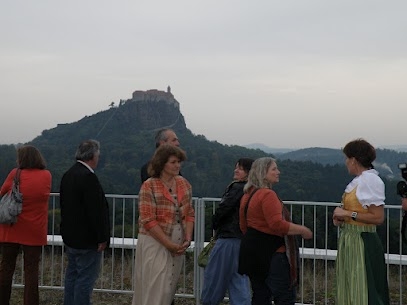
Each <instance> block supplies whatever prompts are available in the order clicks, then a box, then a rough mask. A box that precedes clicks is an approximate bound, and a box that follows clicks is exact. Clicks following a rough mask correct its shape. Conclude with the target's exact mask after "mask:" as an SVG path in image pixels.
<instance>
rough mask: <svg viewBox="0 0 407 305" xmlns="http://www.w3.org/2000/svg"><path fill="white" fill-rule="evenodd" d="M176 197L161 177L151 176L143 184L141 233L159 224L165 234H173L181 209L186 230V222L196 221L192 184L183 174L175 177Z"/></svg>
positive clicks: (139, 220) (140, 212) (140, 215)
mask: <svg viewBox="0 0 407 305" xmlns="http://www.w3.org/2000/svg"><path fill="white" fill-rule="evenodd" d="M175 182H176V187H175V189H176V192H175V194H176V198H173V197H172V196H171V194H170V192H169V191H168V190H167V188H166V187H165V186H164V183H163V182H162V181H161V179H159V178H149V179H147V180H146V181H145V182H144V183H143V185H142V186H141V189H140V193H139V219H138V223H139V233H140V234H146V235H149V234H148V231H149V230H150V229H151V228H153V227H154V226H156V225H159V226H160V227H161V229H162V230H163V231H164V233H165V234H167V235H168V236H171V233H172V228H173V225H174V224H175V223H176V217H175V216H176V211H177V210H179V213H180V218H181V224H182V227H183V229H184V232H186V223H187V222H194V220H195V216H194V208H193V206H192V186H191V184H190V183H189V182H188V181H187V180H186V179H185V178H183V177H182V176H176V177H175Z"/></svg>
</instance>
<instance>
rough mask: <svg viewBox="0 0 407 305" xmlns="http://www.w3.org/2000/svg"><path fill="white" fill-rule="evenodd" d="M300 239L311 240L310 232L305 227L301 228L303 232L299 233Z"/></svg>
mask: <svg viewBox="0 0 407 305" xmlns="http://www.w3.org/2000/svg"><path fill="white" fill-rule="evenodd" d="M301 236H302V238H304V239H311V238H312V231H311V230H310V229H308V228H307V227H303V232H302V233H301Z"/></svg>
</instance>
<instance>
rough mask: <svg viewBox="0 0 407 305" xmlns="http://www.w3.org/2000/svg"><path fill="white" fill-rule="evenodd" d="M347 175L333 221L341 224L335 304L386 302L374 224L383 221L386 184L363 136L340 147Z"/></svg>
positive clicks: (376, 304)
mask: <svg viewBox="0 0 407 305" xmlns="http://www.w3.org/2000/svg"><path fill="white" fill-rule="evenodd" d="M343 153H344V154H345V156H346V161H345V164H346V167H347V169H348V172H349V174H351V175H353V176H356V177H355V178H354V179H353V180H352V181H351V182H350V183H349V184H348V185H347V187H346V188H345V192H344V194H343V197H342V204H341V206H340V207H337V208H335V210H334V213H333V223H334V225H335V226H340V236H339V241H338V254H337V258H336V304H338V305H386V304H389V289H388V284H387V273H386V265H385V261H384V250H383V245H382V243H381V241H380V239H379V236H378V235H377V233H376V226H377V225H380V224H382V223H383V221H384V200H385V192H384V191H385V187H384V183H383V181H382V179H381V178H380V177H379V175H378V172H377V171H376V170H375V169H374V167H373V164H372V163H373V161H374V160H375V159H376V151H375V149H374V147H373V146H372V145H371V144H370V143H368V142H367V141H365V140H363V139H356V140H354V141H351V142H349V143H348V144H346V146H345V147H344V148H343Z"/></svg>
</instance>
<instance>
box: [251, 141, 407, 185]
mask: <svg viewBox="0 0 407 305" xmlns="http://www.w3.org/2000/svg"><path fill="white" fill-rule="evenodd" d="M246 147H249V148H253V149H261V150H263V151H265V152H268V153H271V154H273V155H274V156H275V157H276V158H277V159H278V160H292V161H311V162H314V163H320V164H323V165H327V164H330V165H333V164H344V161H345V157H344V154H343V153H342V151H341V150H340V149H333V148H323V147H310V148H302V149H296V150H293V149H289V148H271V147H268V146H266V145H263V144H250V145H246ZM393 147H394V148H398V151H396V150H393V149H386V148H378V149H377V150H376V152H377V158H376V161H375V162H374V163H373V165H374V166H375V168H376V169H377V170H378V171H379V172H380V174H381V175H382V176H384V177H386V178H388V179H401V176H400V169H399V168H398V165H399V164H400V163H407V153H406V152H404V151H403V146H402V145H400V146H393Z"/></svg>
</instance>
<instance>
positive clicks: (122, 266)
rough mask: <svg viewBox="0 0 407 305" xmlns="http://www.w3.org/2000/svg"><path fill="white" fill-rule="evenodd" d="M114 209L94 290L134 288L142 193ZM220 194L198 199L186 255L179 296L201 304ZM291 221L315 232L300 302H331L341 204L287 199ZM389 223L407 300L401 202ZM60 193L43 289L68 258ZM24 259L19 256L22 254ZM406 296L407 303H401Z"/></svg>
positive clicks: (397, 277)
mask: <svg viewBox="0 0 407 305" xmlns="http://www.w3.org/2000/svg"><path fill="white" fill-rule="evenodd" d="M107 197H108V201H109V206H110V209H111V221H112V236H113V237H112V239H111V246H110V248H109V249H108V250H106V251H105V252H104V255H103V264H102V269H101V273H100V276H99V278H98V280H97V283H96V285H95V290H97V291H101V292H113V293H124V294H132V293H133V289H134V286H133V275H134V270H135V268H137V266H135V263H134V255H135V249H136V246H137V239H136V238H137V233H138V221H137V219H138V196H136V195H112V194H110V195H107ZM219 201H220V198H194V199H193V204H194V208H195V229H194V242H193V243H192V244H191V247H190V248H189V251H188V252H187V254H186V256H185V260H184V266H183V269H182V273H181V278H180V281H179V284H178V287H179V288H178V290H177V294H176V297H179V298H190V299H195V302H196V304H200V301H199V299H200V294H201V290H202V286H203V272H204V269H202V268H200V267H199V266H198V265H197V258H198V255H199V253H200V251H201V250H202V248H203V247H204V246H205V244H206V242H207V241H209V239H210V237H211V235H212V230H211V228H210V223H211V222H210V217H211V215H212V214H213V212H214V211H215V209H216V206H217V204H218V203H219ZM285 204H286V205H287V206H288V207H289V209H290V211H291V215H292V218H293V221H294V222H296V223H301V224H304V225H306V226H308V227H309V228H310V229H311V230H312V231H313V233H314V237H313V239H312V240H309V241H304V240H301V241H300V243H301V244H300V259H301V261H300V268H301V271H300V279H301V280H300V286H299V290H298V302H299V304H331V303H332V302H330V300H331V301H332V295H333V294H334V276H335V273H334V263H335V258H336V241H337V237H338V234H339V231H338V229H337V228H336V227H333V225H332V220H331V215H332V212H333V210H334V208H335V207H336V206H338V205H339V203H333V202H300V201H288V202H285ZM385 212H386V222H385V224H383V225H382V226H380V227H379V228H378V233H379V236H380V237H381V239H382V241H383V245H384V248H385V252H386V254H385V258H386V263H387V272H388V279H389V288H390V294H391V298H392V299H391V301H392V304H405V303H406V299H404V300H403V285H402V284H403V281H405V280H406V270H407V269H406V268H407V255H405V254H403V253H406V251H404V252H403V245H402V240H401V236H400V234H399V232H400V227H401V218H402V217H401V215H402V212H401V209H400V206H391V205H388V206H386V207H385ZM59 222H60V208H59V194H57V193H52V194H51V197H50V203H49V228H48V230H49V235H48V245H47V246H44V247H43V254H42V260H41V263H40V264H41V265H40V288H41V289H63V285H64V273H65V267H66V263H67V262H66V257H65V255H64V245H63V242H62V238H61V236H60V235H59ZM20 259H21V258H20ZM13 285H14V286H16V287H21V286H22V285H23V264H22V261H21V263H19V264H18V267H17V270H16V272H15V275H14V282H13ZM403 301H404V302H403Z"/></svg>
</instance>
